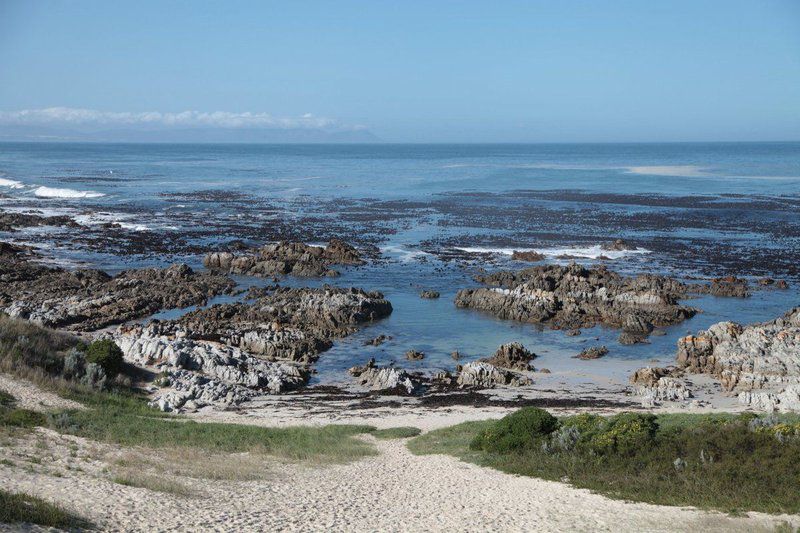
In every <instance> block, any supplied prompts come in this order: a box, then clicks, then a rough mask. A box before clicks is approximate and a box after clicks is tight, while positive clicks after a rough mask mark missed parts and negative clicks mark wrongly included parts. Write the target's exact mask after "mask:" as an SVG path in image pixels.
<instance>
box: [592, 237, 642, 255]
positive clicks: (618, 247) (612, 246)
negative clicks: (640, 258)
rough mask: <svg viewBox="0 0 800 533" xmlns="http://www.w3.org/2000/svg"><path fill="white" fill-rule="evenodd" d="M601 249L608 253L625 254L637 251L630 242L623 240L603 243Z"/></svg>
mask: <svg viewBox="0 0 800 533" xmlns="http://www.w3.org/2000/svg"><path fill="white" fill-rule="evenodd" d="M600 249H601V250H605V251H607V252H625V251H629V250H637V248H636V246H633V245H632V244H628V242H627V241H625V240H623V239H617V240H615V241H612V242H606V243H603V244H601V245H600Z"/></svg>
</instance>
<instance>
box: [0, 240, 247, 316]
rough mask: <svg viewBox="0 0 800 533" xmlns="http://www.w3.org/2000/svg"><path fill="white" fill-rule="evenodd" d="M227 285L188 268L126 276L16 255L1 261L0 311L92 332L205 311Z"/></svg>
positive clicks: (130, 272) (230, 283) (5, 255)
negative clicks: (166, 313)
mask: <svg viewBox="0 0 800 533" xmlns="http://www.w3.org/2000/svg"><path fill="white" fill-rule="evenodd" d="M234 286H235V284H234V283H233V281H231V280H230V279H228V278H226V277H224V276H220V275H216V274H210V273H206V272H202V273H200V272H195V271H193V270H192V269H191V268H190V267H188V266H187V265H183V264H178V265H172V266H170V267H168V268H144V269H138V270H126V271H123V272H121V273H119V274H117V275H116V276H109V275H108V274H106V273H105V272H102V271H100V270H89V269H80V270H66V269H63V268H53V267H48V266H44V265H41V264H38V263H35V262H33V261H30V260H29V259H28V258H26V257H23V256H22V255H21V254H19V253H3V254H2V255H0V310H3V311H5V312H6V313H7V314H9V315H10V316H12V317H15V318H24V319H28V320H31V321H34V322H37V323H39V324H42V325H44V326H48V327H56V328H64V329H71V330H78V331H93V330H97V329H100V328H103V327H106V326H109V325H113V324H120V323H123V322H126V321H129V320H134V319H137V318H143V317H146V316H148V315H151V314H153V313H156V312H158V311H160V310H163V309H174V308H183V307H189V306H194V305H204V304H205V303H206V302H207V301H208V299H209V298H212V297H213V296H216V295H218V294H222V293H226V292H230V291H231V290H232V289H233V288H234Z"/></svg>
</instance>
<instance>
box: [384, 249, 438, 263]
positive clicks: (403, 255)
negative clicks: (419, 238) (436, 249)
mask: <svg viewBox="0 0 800 533" xmlns="http://www.w3.org/2000/svg"><path fill="white" fill-rule="evenodd" d="M381 253H383V254H386V255H389V256H392V257H396V258H397V259H399V260H400V261H402V262H403V263H409V262H411V261H414V260H416V259H418V258H420V257H424V256H427V255H431V254H429V253H428V252H423V251H422V250H409V249H408V248H405V247H403V246H397V245H388V246H383V247H381Z"/></svg>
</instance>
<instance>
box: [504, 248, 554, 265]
mask: <svg viewBox="0 0 800 533" xmlns="http://www.w3.org/2000/svg"><path fill="white" fill-rule="evenodd" d="M546 258H547V256H545V255H544V254H540V253H539V252H537V251H535V250H527V251H519V250H514V252H513V253H512V254H511V260H512V261H522V262H525V263H538V262H539V261H544V260H545V259H546Z"/></svg>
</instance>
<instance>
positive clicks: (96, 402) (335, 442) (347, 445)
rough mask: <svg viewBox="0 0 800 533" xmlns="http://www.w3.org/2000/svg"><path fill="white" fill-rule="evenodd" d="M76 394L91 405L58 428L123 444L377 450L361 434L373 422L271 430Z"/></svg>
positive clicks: (309, 451)
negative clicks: (194, 418)
mask: <svg viewBox="0 0 800 533" xmlns="http://www.w3.org/2000/svg"><path fill="white" fill-rule="evenodd" d="M71 398H73V399H76V400H78V401H81V402H82V403H84V404H85V405H86V406H87V407H89V409H84V410H73V411H64V412H61V413H59V414H56V415H53V416H51V426H52V427H53V429H56V430H58V431H61V432H63V433H69V434H74V435H78V436H81V437H86V438H88V439H91V440H96V441H100V442H109V443H113V444H119V445H121V446H144V447H148V448H160V449H176V450H177V449H182V448H190V449H196V450H203V451H206V452H210V453H243V452H254V453H260V454H268V455H272V456H275V457H278V458H282V459H287V460H292V461H312V462H346V461H350V460H354V459H358V458H360V457H364V456H367V455H374V454H375V453H377V452H376V450H375V449H374V447H373V446H372V445H370V444H369V443H367V442H364V441H362V440H360V439H357V438H355V437H356V436H357V435H360V434H363V433H368V432H371V431H373V430H374V428H372V427H371V426H352V425H349V426H348V425H330V426H323V427H289V428H265V427H258V426H250V425H243V424H221V423H199V422H194V421H191V420H186V419H185V418H181V417H176V416H172V415H168V414H165V413H161V412H160V411H157V410H155V409H152V408H150V407H148V406H147V404H146V403H145V401H144V400H143V399H142V398H138V397H136V396H133V395H124V394H109V393H91V394H88V393H86V394H75V393H74V394H72V395H71Z"/></svg>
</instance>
